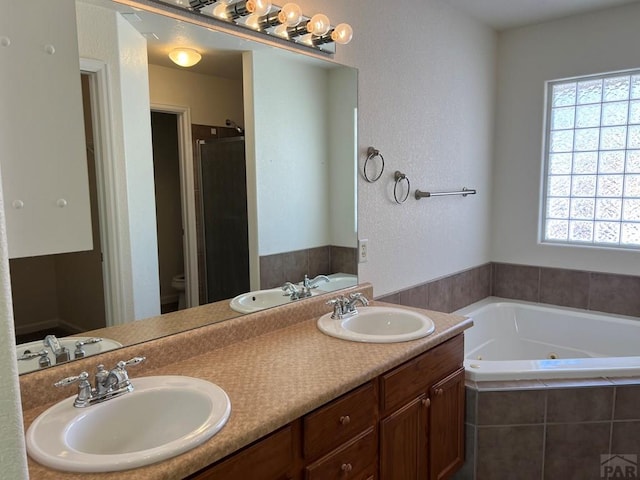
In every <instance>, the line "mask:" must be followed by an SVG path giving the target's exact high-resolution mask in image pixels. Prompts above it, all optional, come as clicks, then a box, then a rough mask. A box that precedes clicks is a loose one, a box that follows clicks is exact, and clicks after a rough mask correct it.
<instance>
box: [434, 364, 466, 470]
mask: <svg viewBox="0 0 640 480" xmlns="http://www.w3.org/2000/svg"><path fill="white" fill-rule="evenodd" d="M429 397H430V399H431V408H430V410H429V463H430V466H429V470H430V477H429V478H430V480H441V479H446V478H449V476H451V475H452V474H453V473H454V472H455V471H456V470H458V469H459V468H460V467H461V466H462V464H463V462H464V368H461V369H459V370H457V371H455V372H454V373H452V374H451V375H449V376H448V377H446V378H445V379H443V380H441V381H439V382H438V383H436V384H435V385H433V386H432V387H431V388H430V389H429Z"/></svg>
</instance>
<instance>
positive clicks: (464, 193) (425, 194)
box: [416, 187, 476, 200]
mask: <svg viewBox="0 0 640 480" xmlns="http://www.w3.org/2000/svg"><path fill="white" fill-rule="evenodd" d="M475 194H476V189H475V188H467V187H463V188H462V190H458V191H455V192H422V191H420V190H416V200H420V199H421V198H428V197H446V196H449V195H462V196H463V197H466V196H467V195H475Z"/></svg>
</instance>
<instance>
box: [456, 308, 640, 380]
mask: <svg viewBox="0 0 640 480" xmlns="http://www.w3.org/2000/svg"><path fill="white" fill-rule="evenodd" d="M455 313H457V314H459V315H465V316H468V317H471V318H472V319H473V323H474V325H473V327H471V328H470V329H468V330H467V331H466V332H465V361H464V366H465V370H466V376H467V379H468V380H473V381H485V380H525V379H541V380H542V379H551V378H560V379H567V378H595V377H621V376H638V375H640V318H637V317H625V316H622V315H614V314H603V313H597V312H592V311H588V310H578V309H575V308H566V307H557V306H552V305H545V304H538V303H531V302H522V301H517V300H506V299H502V298H497V297H488V298H485V299H484V300H481V301H479V302H477V303H474V304H472V305H469V306H468V307H465V308H463V309H461V310H458V311H457V312H455Z"/></svg>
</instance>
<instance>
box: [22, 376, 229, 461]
mask: <svg viewBox="0 0 640 480" xmlns="http://www.w3.org/2000/svg"><path fill="white" fill-rule="evenodd" d="M131 382H132V383H133V385H134V391H133V392H131V393H126V394H124V395H122V396H121V397H118V398H113V399H111V400H107V401H105V402H103V403H99V404H96V405H93V406H90V407H86V408H76V407H74V406H73V398H75V397H71V398H67V399H65V400H62V401H61V402H59V403H57V404H55V405H54V406H52V407H51V408H49V409H48V410H46V411H45V412H44V413H43V414H42V415H40V416H39V417H38V418H36V420H35V421H34V422H33V423H32V424H31V426H30V427H29V429H28V430H27V451H28V452H29V455H30V456H31V457H32V458H33V459H34V460H36V461H37V462H39V463H41V464H43V465H45V466H47V467H51V468H54V469H57V470H64V471H71V472H113V471H119V470H126V469H130V468H136V467H141V466H143V465H149V464H152V463H155V462H158V461H161V460H166V459H167V458H171V457H173V456H176V455H179V454H180V453H183V452H186V451H187V450H190V449H192V448H194V447H196V446H198V445H200V444H201V443H203V442H205V441H206V440H208V439H209V438H211V437H212V436H213V435H215V434H216V433H217V432H218V431H219V430H220V429H221V428H222V427H223V426H224V425H225V423H226V422H227V420H228V418H229V415H230V414H231V402H230V400H229V397H228V396H227V394H226V393H225V391H224V390H222V388H220V387H219V386H218V385H216V384H214V383H211V382H207V381H205V380H201V379H198V378H192V377H183V376H156V377H140V378H132V379H131Z"/></svg>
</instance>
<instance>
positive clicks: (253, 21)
mask: <svg viewBox="0 0 640 480" xmlns="http://www.w3.org/2000/svg"><path fill="white" fill-rule="evenodd" d="M259 18H260V17H259V16H258V15H256V14H255V13H252V14H251V15H249V16H248V17H247V20H246V21H245V22H244V24H245V25H246V26H247V27H249V28H253V29H254V30H259V29H260V25H259V24H258V19H259Z"/></svg>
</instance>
